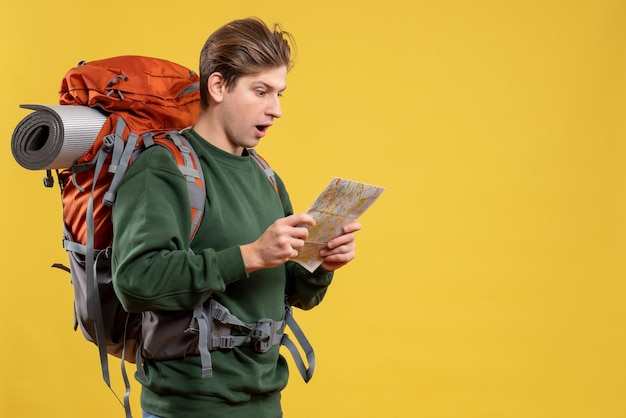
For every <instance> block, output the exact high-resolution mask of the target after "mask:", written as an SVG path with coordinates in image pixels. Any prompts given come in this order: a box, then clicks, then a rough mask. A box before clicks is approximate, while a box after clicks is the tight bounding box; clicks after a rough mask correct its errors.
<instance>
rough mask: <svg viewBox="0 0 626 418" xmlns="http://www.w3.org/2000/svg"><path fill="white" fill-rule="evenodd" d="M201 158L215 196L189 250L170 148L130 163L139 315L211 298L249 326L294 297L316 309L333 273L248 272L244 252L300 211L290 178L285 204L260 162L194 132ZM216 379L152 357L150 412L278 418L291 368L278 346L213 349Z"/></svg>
mask: <svg viewBox="0 0 626 418" xmlns="http://www.w3.org/2000/svg"><path fill="white" fill-rule="evenodd" d="M185 136H186V137H187V138H188V139H189V140H190V141H191V143H192V145H193V148H194V149H195V150H196V153H197V154H198V156H199V157H200V161H201V165H202V169H203V171H204V177H205V179H206V189H207V200H206V205H205V213H204V215H203V218H202V222H201V224H200V228H199V230H198V232H197V234H196V237H195V238H194V240H193V242H192V243H191V249H192V250H193V255H192V254H190V252H189V251H188V249H189V228H190V226H189V225H190V222H191V221H190V210H189V198H188V191H187V186H186V184H185V180H184V178H183V176H182V175H181V173H180V171H179V169H178V167H177V166H176V163H175V162H174V159H173V158H172V156H171V155H170V153H169V151H168V150H166V149H165V148H162V147H158V146H155V147H151V148H149V149H148V150H146V151H144V152H143V153H142V154H141V155H140V157H139V158H137V160H136V161H135V162H133V164H132V165H131V166H130V168H129V170H128V172H127V173H126V175H125V176H124V178H123V181H122V183H121V185H120V188H119V191H118V195H117V198H116V202H115V205H114V208H113V228H114V236H115V240H114V243H113V259H112V267H113V284H114V287H115V291H116V293H117V295H118V297H119V298H120V300H121V302H122V304H123V306H124V307H125V309H126V310H127V311H129V312H143V311H151V310H157V311H189V310H192V309H193V308H194V307H195V306H197V305H198V304H200V303H201V302H204V301H206V300H207V299H208V298H209V297H213V298H215V299H216V300H217V301H218V302H220V303H221V304H223V305H225V306H226V307H227V308H228V309H229V310H230V311H231V313H233V314H234V315H235V316H237V317H238V318H239V319H241V320H242V321H244V322H256V321H257V320H258V319H260V318H271V319H274V320H280V319H281V317H282V314H283V310H284V309H283V307H284V296H285V294H287V295H288V297H289V301H290V303H291V304H292V305H294V306H297V307H300V308H303V309H309V308H312V307H313V306H315V305H317V304H318V303H319V302H320V301H321V300H322V298H323V297H324V294H325V292H326V289H327V287H328V285H329V284H330V282H331V279H332V273H328V272H326V271H324V270H323V269H321V268H320V269H318V271H316V272H315V273H313V274H311V273H309V272H308V271H306V270H305V269H304V268H303V267H302V266H300V265H298V264H296V263H294V262H287V263H285V264H283V265H280V266H277V267H274V268H271V269H264V270H258V271H255V272H253V273H251V274H250V275H249V276H248V275H247V274H246V271H245V267H244V263H243V260H242V257H241V251H240V249H239V246H240V245H242V244H247V243H250V242H252V241H254V240H256V239H257V238H258V237H259V236H260V235H261V234H262V233H263V232H264V231H265V229H266V228H267V227H268V226H269V225H270V224H272V223H273V222H274V221H275V220H276V219H278V218H281V217H283V216H286V215H290V214H292V213H293V210H292V207H291V202H290V200H289V196H288V194H287V192H286V190H285V187H284V184H283V182H282V181H281V180H280V178H278V177H277V182H278V189H279V193H280V199H279V198H278V196H277V194H276V191H275V190H274V188H273V186H272V185H271V184H270V182H269V181H268V179H267V177H266V176H265V174H264V173H263V172H262V171H261V170H260V169H259V167H258V166H257V165H256V162H254V160H253V159H252V158H251V157H250V156H248V155H247V153H244V154H246V155H242V156H236V155H232V154H230V153H226V152H224V151H222V150H220V149H218V148H216V147H214V146H212V145H211V144H209V143H208V142H206V141H205V140H203V139H202V138H201V137H200V136H199V135H198V134H197V133H196V132H195V131H194V130H193V129H190V130H187V131H185ZM190 315H191V314H190ZM211 358H212V361H213V377H212V378H204V379H203V378H202V376H201V367H200V358H199V356H188V357H185V358H180V359H174V360H161V361H157V360H145V362H144V369H145V370H146V375H147V380H146V381H142V382H141V383H142V385H143V390H142V395H141V404H142V408H143V409H145V410H146V411H148V412H151V413H152V414H156V415H158V416H162V417H184V418H193V417H222V416H224V417H229V418H236V417H246V418H247V417H255V418H263V417H278V416H280V415H281V408H280V391H281V390H282V389H283V388H284V387H285V385H286V384H287V378H288V370H287V365H286V362H285V360H284V358H282V356H281V355H279V347H278V346H274V347H273V348H272V349H270V350H269V351H268V352H266V353H257V352H255V351H254V350H253V349H252V348H249V347H237V348H234V349H232V350H218V351H212V352H211Z"/></svg>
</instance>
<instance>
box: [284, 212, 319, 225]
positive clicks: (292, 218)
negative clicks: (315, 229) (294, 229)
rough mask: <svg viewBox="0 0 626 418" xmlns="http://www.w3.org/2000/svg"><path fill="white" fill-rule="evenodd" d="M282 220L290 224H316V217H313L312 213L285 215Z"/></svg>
mask: <svg viewBox="0 0 626 418" xmlns="http://www.w3.org/2000/svg"><path fill="white" fill-rule="evenodd" d="M282 221H283V222H285V223H286V224H287V225H290V226H298V225H309V226H313V225H315V219H313V217H312V216H311V215H309V214H306V213H294V214H293V215H289V216H286V217H284V218H283V219H282Z"/></svg>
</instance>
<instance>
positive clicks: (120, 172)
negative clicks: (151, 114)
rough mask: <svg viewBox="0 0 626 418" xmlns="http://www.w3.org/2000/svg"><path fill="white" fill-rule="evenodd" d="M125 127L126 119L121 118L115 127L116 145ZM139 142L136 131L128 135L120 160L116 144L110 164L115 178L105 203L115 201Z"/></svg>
mask: <svg viewBox="0 0 626 418" xmlns="http://www.w3.org/2000/svg"><path fill="white" fill-rule="evenodd" d="M125 127H126V122H124V119H122V118H119V119H118V121H117V126H116V128H115V142H116V145H117V143H118V141H119V140H121V138H122V134H123V133H124V128H125ZM105 139H106V138H105ZM137 142H139V135H137V134H136V133H134V132H131V133H130V134H129V135H128V139H127V140H126V145H125V146H124V151H123V152H122V155H121V156H119V160H118V156H117V155H116V148H118V147H117V146H116V147H114V148H113V152H114V155H113V158H114V159H112V160H111V164H110V165H109V172H110V173H114V174H113V180H111V185H110V186H109V190H107V192H106V194H105V195H104V199H103V201H104V203H105V204H107V205H109V206H110V205H112V204H113V202H115V196H116V194H117V188H118V187H119V185H120V182H121V181H122V177H123V176H124V174H125V173H126V170H127V169H128V165H129V164H130V161H131V157H132V155H133V152H134V151H135V146H136V145H137ZM117 152H119V151H117Z"/></svg>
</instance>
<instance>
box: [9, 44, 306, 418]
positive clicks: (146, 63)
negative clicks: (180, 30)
mask: <svg viewBox="0 0 626 418" xmlns="http://www.w3.org/2000/svg"><path fill="white" fill-rule="evenodd" d="M59 95H60V104H61V105H63V106H87V107H89V108H92V109H99V110H100V111H102V112H103V114H104V115H105V116H106V120H105V121H104V124H103V125H102V128H101V129H100V131H99V133H98V135H97V138H96V140H95V142H94V143H93V145H92V146H91V148H89V149H88V150H87V151H86V152H84V153H83V154H82V155H81V156H80V158H78V159H77V160H76V161H75V162H74V163H73V164H72V165H71V167H70V168H68V169H65V170H63V171H61V172H57V174H58V177H59V185H60V187H61V190H62V203H63V219H64V225H63V226H64V228H63V229H64V235H65V239H64V241H63V245H64V248H65V249H66V250H67V252H68V255H69V263H70V267H69V268H67V267H65V266H63V265H61V264H55V265H54V266H55V267H60V268H63V269H65V270H67V271H69V272H70V274H71V278H72V286H73V290H74V310H75V324H74V326H75V329H76V328H78V327H80V329H81V331H82V333H83V335H84V336H85V338H86V339H87V340H89V341H91V342H93V343H95V344H96V345H97V347H98V351H99V355H100V362H101V366H102V376H103V379H104V381H105V382H106V384H107V386H108V387H109V388H110V389H111V391H112V392H113V393H114V394H115V392H114V391H113V389H112V388H111V382H110V376H109V366H108V354H111V355H113V356H116V357H118V358H120V359H121V369H122V375H123V379H124V382H125V385H126V393H125V395H124V402H123V405H124V408H125V410H126V416H127V417H130V416H131V411H130V401H129V395H130V383H129V381H128V376H127V375H126V371H125V367H124V361H129V362H131V363H137V365H138V366H140V365H141V355H142V342H141V326H142V314H131V313H127V312H126V311H125V310H124V309H123V307H122V305H121V303H120V301H119V299H118V298H117V296H116V295H115V292H114V290H113V283H112V274H111V264H110V256H111V246H112V243H113V227H112V222H111V209H112V208H111V205H112V204H113V202H114V201H115V195H116V191H117V187H118V186H119V183H120V181H121V179H122V177H123V175H124V173H125V172H126V170H127V169H128V167H129V166H130V164H131V163H132V162H133V160H134V159H135V158H136V157H137V156H138V155H139V153H141V152H142V151H143V150H145V149H146V148H148V147H150V146H154V145H158V146H163V147H166V148H167V149H168V150H169V151H170V152H171V154H172V156H173V157H174V159H175V161H176V162H177V164H178V167H179V169H180V171H181V173H182V174H183V175H184V176H185V177H186V179H187V185H188V191H189V199H190V202H189V203H190V210H191V219H192V223H191V226H190V231H189V237H190V240H191V239H193V237H194V235H195V233H196V231H197V228H198V227H199V225H200V221H201V217H202V214H203V211H204V203H205V200H206V189H205V184H204V176H203V174H202V172H201V166H200V162H199V160H198V157H197V155H196V154H195V152H194V150H193V148H192V147H191V144H189V142H188V141H187V139H186V138H185V137H184V136H183V135H182V134H181V130H184V129H185V128H187V127H188V126H190V125H192V124H193V123H194V122H195V120H196V118H197V116H198V113H199V110H200V106H199V101H200V94H199V77H198V76H197V75H196V74H195V73H194V72H193V71H191V70H189V69H187V68H185V67H182V66H180V65H178V64H175V63H173V62H169V61H165V60H162V59H156V58H147V57H140V56H121V57H114V58H109V59H103V60H99V61H92V62H87V63H85V62H82V63H80V64H79V65H78V66H77V67H75V68H72V69H71V70H70V71H68V72H67V73H66V75H65V76H64V78H63V80H62V84H61V89H60V91H59ZM63 106H57V107H63ZM23 107H26V108H31V109H33V110H36V111H39V110H41V109H40V108H42V107H43V106H38V105H30V106H23ZM43 108H45V107H43ZM64 110H67V109H64ZM36 113H37V112H36ZM36 113H35V114H36ZM95 113H96V114H97V115H98V116H99V117H100V116H101V115H100V114H99V113H98V112H95ZM35 114H33V115H35ZM22 125H23V126H22ZM78 125H80V127H81V128H83V127H84V126H83V124H82V123H79V124H78ZM38 136H39V128H38V122H35V121H32V120H30V118H29V117H27V118H25V119H24V121H23V122H22V123H21V124H20V125H19V126H18V128H17V129H16V132H15V133H14V138H13V143H12V146H14V155H15V156H16V159H18V156H19V157H20V159H18V162H20V164H22V165H23V166H24V167H26V168H31V169H37V168H42V167H44V166H43V165H42V166H37V164H35V163H33V162H32V161H31V160H28V158H33V161H39V158H40V156H39V155H37V157H36V158H35V157H33V156H32V155H28V156H27V157H28V158H24V159H22V158H21V157H24V154H28V153H29V152H31V151H40V150H41V149H44V148H39V147H34V146H32V145H33V144H32V142H37V141H39V139H40V138H39V137H38ZM21 137H27V139H24V138H21ZM83 149H84V148H83ZM15 150H17V151H20V152H16V151H15ZM247 151H248V153H249V155H250V156H251V157H252V158H253V159H254V160H255V162H256V163H257V165H258V166H259V168H260V169H261V170H262V171H263V172H264V173H265V175H266V177H267V178H268V180H269V181H270V182H271V183H272V184H273V186H274V189H275V190H276V192H277V194H278V188H277V185H276V179H275V176H274V172H273V170H272V169H271V167H269V165H268V164H267V163H266V162H265V160H264V159H263V158H261V157H260V156H259V155H258V154H257V153H256V152H255V151H254V150H253V149H249V150H247ZM81 152H82V151H81ZM36 154H39V153H38V152H37V153H36ZM79 155H80V154H79ZM74 158H75V157H74ZM25 160H27V161H25ZM44 160H46V161H47V158H44V159H42V160H41V161H42V162H43V161H44ZM25 162H27V163H28V164H26V163H25ZM46 164H47V163H46ZM45 167H47V166H45ZM47 171H48V175H47V178H46V179H45V180H46V181H45V182H44V183H45V184H46V185H47V186H51V185H52V183H53V181H52V177H51V173H50V169H47ZM279 197H280V196H279ZM204 305H206V306H204ZM207 308H208V311H205V309H207ZM190 319H191V322H192V324H196V326H197V330H196V329H194V328H192V327H191V324H190V328H189V329H188V330H187V331H197V334H198V335H197V336H196V338H197V341H198V344H197V347H195V348H194V350H196V351H197V354H199V355H200V357H201V360H202V375H203V377H210V376H211V374H212V366H211V359H210V354H209V351H211V350H215V349H230V348H233V347H235V346H238V345H250V344H253V345H254V348H255V350H257V351H260V352H264V351H266V350H268V349H269V348H270V347H271V346H272V345H277V344H281V345H284V346H285V347H287V349H288V350H289V351H290V352H291V354H292V355H293V357H294V361H295V363H296V366H297V367H298V370H299V372H300V374H301V375H302V377H303V378H304V380H305V381H309V379H310V378H311V377H312V375H313V370H314V366H315V355H314V352H313V348H312V347H311V345H310V344H309V342H308V341H307V340H306V337H305V336H304V334H303V332H302V330H301V329H300V328H299V326H298V324H297V323H296V322H295V320H294V318H293V316H292V310H291V307H290V306H289V305H288V304H286V305H285V314H284V317H283V319H282V320H280V321H270V320H267V319H261V320H259V321H258V322H257V323H252V324H248V323H244V322H242V321H241V320H239V319H238V318H236V317H235V316H234V315H232V314H231V313H230V312H229V311H228V309H226V308H225V307H223V306H221V305H219V304H218V303H217V302H216V301H215V300H213V299H211V300H210V301H207V302H206V303H205V304H201V305H200V306H198V307H196V308H195V309H194V311H193V317H192V318H190ZM233 327H237V328H238V329H246V330H248V332H249V334H248V335H247V336H244V337H242V336H236V337H235V336H232V335H231V328H233ZM285 327H289V328H290V329H291V330H292V331H293V333H294V337H295V339H296V341H297V342H298V343H299V344H300V346H301V348H302V350H303V352H304V354H305V355H306V359H307V363H308V367H307V366H306V365H305V363H304V361H303V359H302V356H301V355H300V353H299V351H298V348H297V347H296V345H295V343H294V342H293V341H292V340H291V339H290V338H289V336H288V335H287V334H286V333H284V328H285ZM266 328H267V329H266ZM152 334H154V333H152ZM143 348H144V350H143V351H144V352H145V351H146V347H143ZM170 348H171V347H170ZM168 349H169V348H168ZM185 350H186V346H185ZM196 351H194V353H195V352H196ZM183 353H186V351H183ZM137 372H138V373H139V374H140V375H141V374H142V373H143V368H141V367H138V368H137ZM115 396H116V397H117V395H115ZM120 402H121V400H120Z"/></svg>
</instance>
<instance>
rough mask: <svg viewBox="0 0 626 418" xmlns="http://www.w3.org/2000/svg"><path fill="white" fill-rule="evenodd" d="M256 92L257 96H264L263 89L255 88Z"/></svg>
mask: <svg viewBox="0 0 626 418" xmlns="http://www.w3.org/2000/svg"><path fill="white" fill-rule="evenodd" d="M256 94H257V95H259V96H265V90H257V91H256Z"/></svg>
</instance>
